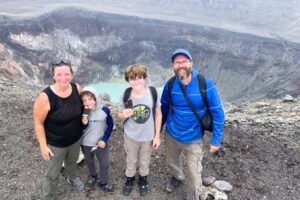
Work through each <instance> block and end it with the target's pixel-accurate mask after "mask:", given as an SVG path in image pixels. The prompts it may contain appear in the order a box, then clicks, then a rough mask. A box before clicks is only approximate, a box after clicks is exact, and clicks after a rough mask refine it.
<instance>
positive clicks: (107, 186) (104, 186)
mask: <svg viewBox="0 0 300 200" xmlns="http://www.w3.org/2000/svg"><path fill="white" fill-rule="evenodd" d="M97 186H98V188H100V189H101V190H103V191H104V192H115V188H116V185H115V184H110V183H106V184H101V183H100V182H99V183H98V185H97Z"/></svg>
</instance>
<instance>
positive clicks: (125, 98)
mask: <svg viewBox="0 0 300 200" xmlns="http://www.w3.org/2000/svg"><path fill="white" fill-rule="evenodd" d="M149 89H150V93H151V96H152V102H153V105H152V113H153V119H155V109H156V102H157V90H156V88H155V87H153V86H149ZM131 91H132V87H128V88H126V90H125V92H124V96H123V103H124V104H125V103H126V102H127V101H128V100H129V97H130V96H131Z"/></svg>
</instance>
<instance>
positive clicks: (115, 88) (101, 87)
mask: <svg viewBox="0 0 300 200" xmlns="http://www.w3.org/2000/svg"><path fill="white" fill-rule="evenodd" d="M90 85H91V86H93V87H94V88H95V89H96V90H97V91H98V92H99V93H100V94H108V95H109V96H110V100H111V102H113V103H118V102H119V99H120V96H121V94H122V93H123V91H124V90H125V89H126V88H127V87H128V86H129V85H128V83H114V82H102V83H95V84H90Z"/></svg>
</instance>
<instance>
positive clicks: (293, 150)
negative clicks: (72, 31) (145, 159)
mask: <svg viewBox="0 0 300 200" xmlns="http://www.w3.org/2000/svg"><path fill="white" fill-rule="evenodd" d="M40 90H41V88H37V87H33V86H29V85H26V84H20V83H18V82H14V81H10V80H9V79H6V78H4V77H3V76H2V75H0V91H1V94H2V95H1V96H0V105H1V106H0V123H1V126H0V157H1V163H0V186H1V187H0V194H1V196H0V199H3V200H6V199H7V200H8V199H9V200H12V199H26V200H27V199H41V189H42V188H41V184H42V176H43V174H44V172H45V168H46V162H45V161H43V160H42V158H41V156H40V152H39V145H38V142H37V140H36V138H35V136H34V130H33V122H32V104H33V101H34V99H35V97H36V95H37V94H38V92H39V91H40ZM109 106H110V107H111V108H112V110H113V113H114V115H115V113H116V107H115V106H114V105H110V104H109ZM226 116H227V120H226V125H225V130H224V140H223V143H222V147H223V151H224V154H222V155H220V156H212V155H209V154H208V153H207V148H208V147H207V144H208V140H209V134H207V135H206V136H205V140H204V141H205V147H204V148H205V153H204V159H203V165H204V171H203V176H205V177H207V176H213V177H215V178H217V179H218V180H225V181H228V182H230V183H231V184H232V185H233V191H232V192H229V193H227V195H228V199H230V200H241V199H249V200H250V199H251V200H261V199H272V200H282V199H289V200H297V199H299V196H300V190H299V188H300V174H299V173H300V169H299V166H300V157H299V156H300V155H299V150H300V148H299V141H300V118H299V116H300V98H299V97H298V98H295V99H294V100H293V101H289V102H283V100H281V99H277V100H264V101H261V102H258V103H248V104H243V105H241V106H239V107H234V108H232V109H231V110H230V111H228V113H227V114H226ZM109 145H110V158H111V164H110V166H111V167H110V181H111V182H113V183H116V184H117V193H116V194H113V195H110V194H105V193H103V192H102V191H100V190H92V191H85V192H83V193H78V192H77V191H74V190H72V189H71V188H70V187H69V186H68V185H67V184H66V182H65V180H64V178H63V177H62V176H61V178H60V180H59V189H58V199H75V200H76V199H78V200H79V199H80V200H81V199H99V198H101V199H102V198H105V199H111V200H112V199H114V200H120V199H140V197H139V195H138V190H137V188H135V189H134V191H133V194H132V195H131V197H126V198H125V197H124V196H123V195H122V194H121V189H122V184H123V182H124V172H125V155H124V149H123V138H122V128H121V123H120V122H119V121H116V131H114V132H113V134H112V137H111V139H110V144H109ZM150 170H151V174H150V176H149V179H150V184H151V193H150V194H149V195H147V196H146V197H145V199H149V200H150V199H151V200H153V199H156V200H171V199H172V200H174V199H175V200H177V199H178V200H182V198H183V197H182V190H183V187H182V188H180V190H179V191H178V192H175V193H174V194H167V193H166V192H165V191H164V184H166V183H167V181H168V178H169V176H170V169H169V167H168V166H167V164H166V162H165V151H164V142H163V143H162V146H161V148H160V149H159V150H158V151H154V152H153V156H152V160H151V169H150ZM78 174H79V176H80V177H81V178H83V179H85V178H86V177H87V175H88V170H87V168H86V165H85V163H84V162H82V163H81V164H80V165H79V166H78Z"/></svg>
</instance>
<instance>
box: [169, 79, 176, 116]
mask: <svg viewBox="0 0 300 200" xmlns="http://www.w3.org/2000/svg"><path fill="white" fill-rule="evenodd" d="M175 79H176V76H173V77H172V78H170V80H169V82H168V98H169V111H170V113H171V114H173V111H174V110H173V102H172V94H171V93H172V88H173V85H174V81H175Z"/></svg>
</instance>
